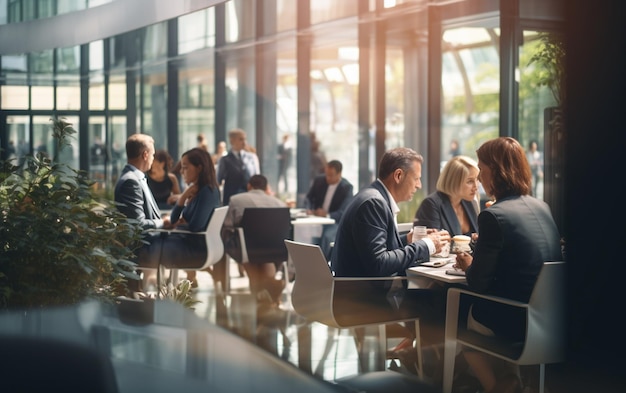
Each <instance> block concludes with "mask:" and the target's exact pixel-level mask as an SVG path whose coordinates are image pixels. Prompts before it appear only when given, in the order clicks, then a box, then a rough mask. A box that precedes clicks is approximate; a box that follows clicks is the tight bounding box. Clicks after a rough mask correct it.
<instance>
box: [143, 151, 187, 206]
mask: <svg viewBox="0 0 626 393" xmlns="http://www.w3.org/2000/svg"><path fill="white" fill-rule="evenodd" d="M172 164H173V160H172V157H171V156H170V155H169V153H168V152H167V151H165V150H162V149H161V150H157V151H156V152H155V153H154V162H153V163H152V166H151V167H150V170H149V171H148V173H146V175H147V179H146V180H147V181H148V187H150V190H151V191H152V195H154V199H155V200H156V202H157V204H158V205H159V209H171V208H172V205H174V204H175V203H176V198H177V195H178V194H180V185H179V184H178V178H177V177H176V175H174V174H173V173H171V172H170V170H171V169H172Z"/></svg>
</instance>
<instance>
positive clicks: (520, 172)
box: [456, 137, 563, 393]
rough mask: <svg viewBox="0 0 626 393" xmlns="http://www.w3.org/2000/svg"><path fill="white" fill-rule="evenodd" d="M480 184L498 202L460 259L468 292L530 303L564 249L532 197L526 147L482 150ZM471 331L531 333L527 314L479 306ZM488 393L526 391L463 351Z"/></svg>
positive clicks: (494, 145) (511, 374)
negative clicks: (545, 270) (546, 268)
mask: <svg viewBox="0 0 626 393" xmlns="http://www.w3.org/2000/svg"><path fill="white" fill-rule="evenodd" d="M476 153H477V155H478V166H479V167H480V174H479V180H480V182H481V183H482V184H483V186H484V187H485V191H486V192H487V194H488V195H489V196H492V197H495V200H496V202H495V203H494V204H493V205H492V206H490V207H489V208H488V209H485V210H483V211H482V212H481V213H480V215H479V217H478V229H479V232H480V236H479V237H478V240H477V242H476V247H475V250H474V254H473V256H472V255H470V254H468V253H460V254H458V255H457V259H456V263H457V266H458V267H459V268H461V269H462V270H463V271H465V277H466V278H467V285H468V286H469V289H470V290H472V291H475V292H478V293H484V294H488V295H494V296H500V297H504V298H507V299H513V300H517V301H520V302H528V300H529V299H530V295H531V293H532V290H533V288H534V286H535V282H536V281H537V276H538V275H539V271H540V270H541V267H542V266H543V263H544V262H545V261H560V260H562V258H563V257H562V255H561V244H560V235H559V231H558V228H557V226H556V224H555V222H554V219H553V218H552V214H551V212H550V207H549V206H548V205H547V204H546V203H545V202H544V201H542V200H539V199H536V198H533V197H532V196H530V193H531V187H532V186H531V184H532V182H531V171H530V167H529V165H528V160H526V156H525V154H524V149H523V147H522V146H521V145H520V144H519V143H518V142H517V141H516V140H515V139H513V138H509V137H500V138H496V139H492V140H490V141H487V142H485V143H484V144H482V145H481V146H480V148H478V151H477V152H476ZM467 326H468V328H469V329H471V330H474V331H476V332H478V333H480V334H483V335H488V336H498V337H507V338H509V339H512V340H521V339H522V338H523V337H524V333H525V330H526V319H525V316H524V313H523V310H517V309H513V308H511V307H508V306H504V305H499V304H494V303H486V302H480V301H475V302H474V303H473V304H472V305H471V308H470V312H469V316H468V318H467ZM463 353H464V356H465V359H466V360H467V363H468V364H469V366H470V367H471V369H472V371H473V372H474V375H476V377H477V378H478V380H479V381H480V383H481V385H482V387H483V391H485V392H486V393H496V392H521V390H522V389H521V382H520V380H519V377H518V375H517V374H518V372H519V371H518V370H514V369H513V370H511V368H510V367H511V364H510V363H506V362H504V361H500V360H498V359H496V358H493V357H491V356H489V355H487V354H483V353H479V352H474V351H471V350H470V349H464V350H463Z"/></svg>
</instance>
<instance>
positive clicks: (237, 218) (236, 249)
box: [222, 175, 287, 303]
mask: <svg viewBox="0 0 626 393" xmlns="http://www.w3.org/2000/svg"><path fill="white" fill-rule="evenodd" d="M247 190H248V191H247V192H244V193H239V194H236V195H233V196H232V197H231V198H230V203H229V204H228V213H226V218H225V219H224V225H223V227H222V240H223V241H224V251H225V253H226V254H228V255H230V256H231V257H233V258H234V259H235V260H237V262H239V263H240V265H241V266H243V267H244V269H245V271H246V274H247V275H248V279H249V280H250V290H251V292H252V293H253V294H254V295H257V296H258V294H259V293H260V292H262V291H263V290H266V291H267V292H268V293H269V295H270V296H271V298H272V301H273V302H274V303H278V300H279V298H280V294H281V293H282V291H283V289H284V288H285V282H284V281H283V280H278V279H276V278H275V276H276V272H277V271H278V266H277V264H278V263H282V262H283V261H276V262H275V263H241V245H239V244H238V242H237V240H238V236H239V235H238V233H237V230H236V228H235V227H237V226H239V224H240V223H241V218H242V217H243V212H244V211H245V210H246V208H248V207H268V208H269V207H287V205H286V204H285V202H283V201H281V200H280V199H278V198H276V197H275V196H273V195H271V194H270V191H269V186H268V183H267V178H266V177H265V176H263V175H253V176H252V177H250V180H249V181H248V185H247Z"/></svg>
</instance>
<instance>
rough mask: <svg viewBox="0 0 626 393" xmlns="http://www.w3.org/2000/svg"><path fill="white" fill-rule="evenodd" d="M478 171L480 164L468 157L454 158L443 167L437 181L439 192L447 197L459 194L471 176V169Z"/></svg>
mask: <svg viewBox="0 0 626 393" xmlns="http://www.w3.org/2000/svg"><path fill="white" fill-rule="evenodd" d="M471 168H474V169H476V170H477V171H478V164H477V163H476V161H474V160H473V159H472V158H470V157H467V156H455V157H452V158H451V159H450V160H449V161H448V162H447V163H446V165H445V166H444V167H443V170H442V171H441V174H439V179H437V191H440V192H443V193H444V194H447V195H456V194H458V192H459V190H460V189H461V186H462V185H463V183H464V182H465V179H466V178H467V176H468V175H469V174H470V169H471Z"/></svg>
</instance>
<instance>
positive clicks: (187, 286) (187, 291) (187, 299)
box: [149, 280, 200, 309]
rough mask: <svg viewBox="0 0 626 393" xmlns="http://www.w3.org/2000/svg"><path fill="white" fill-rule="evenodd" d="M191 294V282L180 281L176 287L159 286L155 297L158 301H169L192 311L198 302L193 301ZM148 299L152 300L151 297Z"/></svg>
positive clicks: (169, 284) (168, 285)
mask: <svg viewBox="0 0 626 393" xmlns="http://www.w3.org/2000/svg"><path fill="white" fill-rule="evenodd" d="M192 293H193V292H192V287H191V281H189V280H182V281H181V282H179V283H178V284H177V285H176V286H174V284H172V283H167V284H162V285H160V288H159V293H158V294H157V296H158V298H159V299H169V300H172V301H174V302H177V303H180V304H182V305H183V306H185V307H186V308H189V309H193V306H195V305H196V304H198V303H200V300H197V299H194V297H193V296H192ZM149 298H153V296H149Z"/></svg>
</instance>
